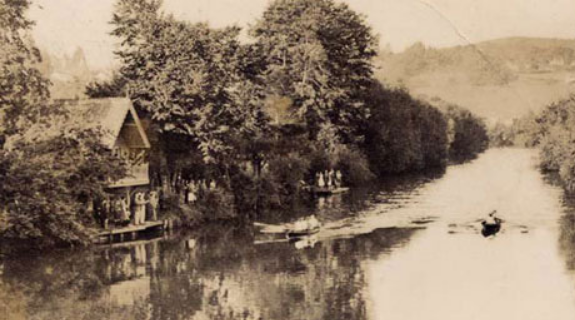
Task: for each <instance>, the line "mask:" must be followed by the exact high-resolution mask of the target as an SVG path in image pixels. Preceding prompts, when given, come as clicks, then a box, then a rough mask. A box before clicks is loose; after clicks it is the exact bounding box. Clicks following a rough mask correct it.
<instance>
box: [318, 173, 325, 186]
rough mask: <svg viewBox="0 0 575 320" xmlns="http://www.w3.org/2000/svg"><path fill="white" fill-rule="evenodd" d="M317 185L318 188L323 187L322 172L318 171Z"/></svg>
mask: <svg viewBox="0 0 575 320" xmlns="http://www.w3.org/2000/svg"><path fill="white" fill-rule="evenodd" d="M317 186H318V187H320V188H324V187H325V180H324V179H323V172H320V173H319V178H318V179H317Z"/></svg>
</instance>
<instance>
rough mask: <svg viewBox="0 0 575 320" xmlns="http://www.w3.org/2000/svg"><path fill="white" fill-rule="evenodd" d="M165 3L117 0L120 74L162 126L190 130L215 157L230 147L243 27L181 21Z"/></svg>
mask: <svg viewBox="0 0 575 320" xmlns="http://www.w3.org/2000/svg"><path fill="white" fill-rule="evenodd" d="M160 7H161V1H152V0H149V1H146V0H137V1H127V0H120V1H118V3H117V6H116V12H115V14H114V18H113V20H112V24H113V25H114V27H115V29H114V31H113V32H112V34H113V35H115V36H117V37H119V38H120V39H121V41H122V45H121V48H120V50H118V52H117V55H118V57H119V58H120V59H121V61H122V63H123V64H122V68H121V69H120V72H121V75H122V76H123V77H124V78H125V79H126V80H127V81H128V84H129V85H128V92H129V95H130V97H131V98H132V100H133V101H134V102H135V103H136V104H137V105H138V106H139V107H140V108H141V109H143V110H144V111H146V112H147V114H148V115H149V117H150V118H151V119H152V121H154V123H155V124H156V125H157V128H158V129H159V131H160V132H162V133H164V132H168V133H176V134H182V135H187V136H189V137H190V138H191V139H192V141H193V142H194V143H196V144H197V145H198V147H199V148H200V150H201V151H202V153H203V155H204V157H205V160H206V161H207V162H214V161H216V158H218V157H219V156H220V155H222V154H225V153H226V152H228V151H229V146H228V145H227V144H226V141H225V137H227V136H228V135H229V130H230V124H231V122H233V121H234V119H233V114H232V113H231V112H230V110H231V104H232V97H231V94H230V91H231V90H232V88H233V86H234V85H235V80H236V79H237V77H236V74H237V72H236V70H237V69H238V68H239V67H240V65H239V63H238V60H237V56H236V53H237V52H238V50H239V48H240V44H239V42H238V41H237V36H238V34H239V31H240V30H239V29H238V28H236V27H230V28H224V29H221V30H216V29H211V28H209V27H208V25H207V24H204V23H198V24H190V23H186V22H181V21H177V20H175V19H174V18H173V17H172V16H166V15H164V14H163V13H162V12H160Z"/></svg>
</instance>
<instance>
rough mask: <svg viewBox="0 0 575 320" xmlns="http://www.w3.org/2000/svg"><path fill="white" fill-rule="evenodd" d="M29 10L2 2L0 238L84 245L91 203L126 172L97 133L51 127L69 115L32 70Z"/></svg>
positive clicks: (22, 1)
mask: <svg viewBox="0 0 575 320" xmlns="http://www.w3.org/2000/svg"><path fill="white" fill-rule="evenodd" d="M29 5H30V3H29V1H26V0H14V1H0V52H1V53H2V54H0V130H1V131H0V141H1V143H0V181H2V183H0V238H1V239H2V241H3V243H7V240H27V241H26V242H32V243H33V244H35V245H52V244H63V243H66V244H82V243H88V242H89V236H90V232H91V229H90V227H91V225H92V224H93V223H94V220H93V217H92V216H91V215H90V214H89V213H88V212H87V207H88V204H89V203H90V200H91V199H93V198H95V197H98V196H100V195H101V194H102V193H103V188H104V187H105V186H106V185H107V183H109V182H110V181H113V180H115V179H119V178H122V177H123V176H124V175H125V174H126V171H125V167H124V165H123V164H122V163H120V162H119V161H117V160H115V158H113V157H112V155H111V153H110V152H109V150H107V149H106V148H105V147H104V146H103V145H102V144H101V143H100V137H101V135H102V134H103V132H101V131H99V130H95V129H93V130H82V129H70V130H67V131H64V130H60V129H61V128H59V127H55V126H54V125H53V123H56V122H57V121H56V119H60V120H62V119H63V118H66V117H67V112H66V110H65V109H64V108H62V107H61V106H58V105H55V104H51V103H49V102H48V98H49V92H48V81H47V80H46V79H44V78H42V76H41V75H40V72H38V70H37V69H36V67H37V66H38V62H39V61H40V55H39V52H38V50H37V49H36V48H35V47H34V46H33V44H32V42H31V40H30V38H29V36H28V31H29V29H30V27H31V26H32V22H31V21H29V20H27V19H26V17H25V11H26V9H27V8H28V6H29ZM34 130H35V132H36V133H35V134H34V133H33V131H34ZM49 132H50V134H48V133H49ZM52 133H55V134H52ZM34 137H35V138H38V139H33V138H34ZM16 242H20V241H16Z"/></svg>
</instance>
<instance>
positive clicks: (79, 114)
mask: <svg viewBox="0 0 575 320" xmlns="http://www.w3.org/2000/svg"><path fill="white" fill-rule="evenodd" d="M61 103H62V107H63V108H64V109H65V110H66V111H68V117H66V118H64V117H60V118H58V119H54V120H53V121H51V123H50V126H49V127H48V128H46V127H45V126H32V127H31V128H30V130H28V131H27V132H26V133H25V134H24V137H23V138H24V139H25V140H27V141H30V142H32V141H38V140H42V139H46V138H50V137H55V136H56V135H58V134H59V133H62V132H67V131H70V130H73V129H97V128H101V129H102V130H103V131H104V132H105V134H104V137H103V141H102V143H103V144H104V145H105V146H107V147H108V148H110V149H111V148H113V147H114V146H115V143H116V140H117V139H118V135H119V134H120V131H121V129H122V126H123V125H124V121H126V117H127V116H128V114H131V118H132V119H134V123H135V126H136V128H137V130H138V132H139V135H140V137H141V139H142V142H143V146H144V148H150V142H149V140H148V137H147V136H146V133H145V131H144V129H143V127H142V124H141V122H140V119H139V117H138V115H137V113H136V110H135V109H134V106H133V105H132V103H131V101H130V100H129V99H127V98H106V99H85V100H70V101H63V102H61Z"/></svg>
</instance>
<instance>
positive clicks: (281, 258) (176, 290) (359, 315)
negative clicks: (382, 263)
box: [2, 229, 417, 319]
mask: <svg viewBox="0 0 575 320" xmlns="http://www.w3.org/2000/svg"><path fill="white" fill-rule="evenodd" d="M228 232H230V233H229V234H226V233H221V232H215V231H214V232H210V233H207V234H203V236H202V237H199V238H190V237H189V236H188V237H176V238H173V239H169V240H164V241H161V242H160V241H155V242H147V243H135V244H131V245H124V246H121V247H116V248H105V249H100V250H96V251H93V252H91V253H90V254H86V253H80V252H79V253H75V254H71V255H70V254H69V253H68V254H65V253H62V254H53V255H51V256H49V257H48V256H47V257H29V258H26V259H22V260H9V261H6V262H5V263H4V264H3V270H4V272H3V277H2V279H3V280H2V289H3V292H4V293H8V292H9V293H11V294H9V295H7V296H11V295H12V294H16V295H17V296H18V297H21V298H22V299H12V300H14V301H8V300H2V301H3V302H4V304H5V306H3V307H5V308H7V310H8V312H7V313H6V315H8V318H7V319H18V317H20V318H22V317H23V316H22V315H23V314H25V315H26V317H24V318H28V317H29V318H30V319H71V318H76V317H77V316H78V315H83V317H84V318H86V319H262V318H263V319H304V318H306V319H365V317H366V302H365V297H364V290H363V288H364V287H365V285H366V284H365V274H364V266H365V263H366V262H365V261H369V260H372V259H378V258H379V257H380V256H381V255H386V254H388V253H389V252H390V250H392V249H393V248H397V247H401V246H402V245H404V244H405V243H406V242H407V240H408V239H409V238H410V237H411V236H412V235H413V234H414V233H416V232H417V231H416V230H415V229H381V230H377V231H375V232H373V233H371V234H366V235H362V236H360V237H357V238H353V239H339V240H332V241H326V242H321V243H318V244H317V245H316V246H314V247H313V248H310V249H308V250H303V251H302V250H297V249H296V248H295V247H294V246H293V245H291V244H290V243H285V244H270V245H254V244H253V239H252V238H251V237H250V236H249V235H245V234H244V235H242V234H238V233H237V232H234V231H229V230H228ZM232 241H233V242H232ZM230 243H234V245H233V246H232V245H230Z"/></svg>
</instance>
